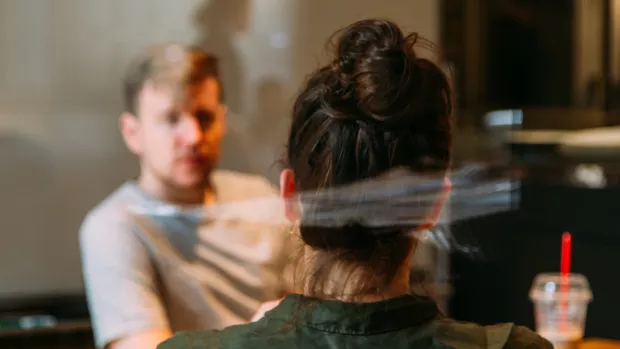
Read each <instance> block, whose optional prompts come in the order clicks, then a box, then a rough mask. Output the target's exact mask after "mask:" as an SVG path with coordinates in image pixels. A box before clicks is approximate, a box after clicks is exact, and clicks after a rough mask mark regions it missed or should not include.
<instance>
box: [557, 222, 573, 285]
mask: <svg viewBox="0 0 620 349" xmlns="http://www.w3.org/2000/svg"><path fill="white" fill-rule="evenodd" d="M571 244H572V238H571V235H570V233H569V232H565V233H564V234H562V257H561V261H560V274H562V277H567V276H568V274H570V253H571Z"/></svg>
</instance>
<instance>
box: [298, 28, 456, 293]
mask: <svg viewBox="0 0 620 349" xmlns="http://www.w3.org/2000/svg"><path fill="white" fill-rule="evenodd" d="M333 44H334V58H333V61H332V62H331V63H330V64H328V65H326V66H323V67H321V68H319V69H318V70H316V71H315V72H314V73H312V74H311V75H310V77H309V79H308V81H307V82H306V84H305V86H304V87H303V88H302V90H301V92H300V93H299V95H298V97H297V99H296V101H295V104H294V108H293V118H292V124H291V130H290V135H289V139H288V152H287V159H286V160H287V165H288V167H289V168H290V169H291V170H292V171H293V172H294V174H295V182H296V183H295V184H296V187H297V188H298V189H299V190H301V191H313V192H314V191H319V192H320V191H321V190H323V189H325V188H327V187H332V186H340V185H344V184H348V183H352V182H354V181H358V180H362V179H369V178H373V177H376V176H378V175H381V174H382V173H385V172H387V171H389V170H390V169H393V168H396V167H404V168H407V169H410V170H412V171H415V172H417V173H429V172H433V173H437V172H439V173H441V172H445V171H446V170H447V168H448V166H449V163H450V156H451V143H452V135H451V127H450V125H451V122H450V116H451V113H452V92H451V87H450V84H449V80H448V79H447V77H446V76H445V75H444V73H443V72H442V70H441V69H440V68H439V67H438V66H437V65H436V64H434V63H433V62H432V61H431V60H428V59H425V58H422V57H420V56H419V55H418V53H417V52H416V48H417V47H426V48H428V47H429V43H428V42H426V41H424V40H423V39H421V38H420V37H419V36H418V35H417V34H415V33H414V34H409V35H405V34H403V32H402V31H401V29H400V28H399V27H398V26H397V25H396V24H394V23H392V22H390V21H386V20H374V19H371V20H363V21H360V22H357V23H354V24H352V25H350V26H348V27H346V28H344V29H343V30H341V31H339V32H338V33H336V36H335V37H334V41H333ZM302 204H303V205H304V209H305V210H307V209H311V206H312V205H308V203H303V202H302ZM314 204H320V203H318V202H317V203H314ZM306 213H307V211H306ZM412 228H415V227H407V228H406V229H405V228H403V227H394V228H393V229H388V230H387V232H386V229H381V230H380V231H379V230H376V229H373V228H369V227H363V226H360V225H358V224H355V222H352V224H350V225H349V226H347V227H342V228H338V229H334V228H331V229H328V228H324V227H316V226H313V225H311V224H308V225H306V224H304V219H303V214H302V220H301V224H300V233H301V238H302V240H303V241H304V242H305V243H306V244H307V245H309V246H310V247H312V248H313V249H315V250H317V251H318V252H324V253H325V254H326V255H329V256H330V258H327V259H326V258H322V259H321V261H318V263H317V265H316V266H315V268H314V271H313V273H312V275H313V278H314V280H313V281H312V282H311V283H312V284H313V287H312V288H314V292H319V291H320V290H321V289H325V287H326V285H325V282H329V280H327V279H328V278H329V277H328V276H327V275H331V274H330V272H331V271H332V269H333V268H334V267H335V266H336V265H337V266H338V267H337V268H339V269H340V268H346V267H347V266H353V267H354V269H355V273H358V274H357V275H358V276H360V278H357V277H356V278H355V279H357V280H361V279H363V275H362V274H364V273H368V274H372V275H374V276H375V277H374V278H373V280H367V281H365V282H367V284H366V285H362V284H358V285H357V287H356V292H364V291H365V290H366V288H367V289H373V290H377V289H380V288H381V285H380V284H384V283H388V282H390V281H391V280H392V278H393V277H394V274H395V273H396V271H397V269H398V268H399V266H400V264H401V263H402V261H403V260H404V259H405V258H406V257H407V255H408V253H409V251H410V249H411V246H412V242H411V241H410V238H408V237H406V236H405V235H404V234H401V233H402V232H403V231H404V230H410V229H412ZM323 257H325V256H323ZM351 272H353V271H351ZM377 278H378V279H377ZM320 279H321V280H320ZM358 282H359V281H358Z"/></svg>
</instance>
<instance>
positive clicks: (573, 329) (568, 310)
mask: <svg viewBox="0 0 620 349" xmlns="http://www.w3.org/2000/svg"><path fill="white" fill-rule="evenodd" d="M530 299H531V300H532V302H533V303H534V311H535V319H536V332H538V334H540V335H541V336H542V337H544V338H546V339H547V340H549V341H550V342H551V343H553V347H554V348H555V349H577V348H578V347H579V343H580V342H581V339H582V338H583V332H584V329H585V320H586V313H587V311H588V304H589V303H590V301H591V300H592V291H591V290H590V285H589V284H588V280H587V279H586V277H585V276H583V275H581V274H568V275H566V276H562V275H561V274H559V273H544V274H539V275H537V276H536V278H535V279H534V283H533V284H532V288H531V290H530Z"/></svg>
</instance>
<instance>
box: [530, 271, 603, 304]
mask: <svg viewBox="0 0 620 349" xmlns="http://www.w3.org/2000/svg"><path fill="white" fill-rule="evenodd" d="M530 299H531V300H532V301H537V302H540V301H556V300H559V299H562V300H567V301H568V300H570V301H582V302H589V301H590V300H592V291H591V290H590V284H589V283H588V279H586V277H585V276H583V275H581V274H569V275H568V276H562V275H561V274H560V273H544V274H539V275H537V276H536V278H535V279H534V282H533V284H532V288H531V289H530Z"/></svg>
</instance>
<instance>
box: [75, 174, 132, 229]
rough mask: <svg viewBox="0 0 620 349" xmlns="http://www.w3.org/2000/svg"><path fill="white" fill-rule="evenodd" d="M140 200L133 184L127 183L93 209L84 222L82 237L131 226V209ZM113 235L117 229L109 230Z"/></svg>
mask: <svg viewBox="0 0 620 349" xmlns="http://www.w3.org/2000/svg"><path fill="white" fill-rule="evenodd" d="M137 202H138V198H137V197H136V193H135V192H134V190H133V189H132V185H131V183H125V184H123V185H121V186H120V187H118V188H117V189H116V190H114V191H113V192H112V193H111V194H110V195H108V197H106V198H105V199H104V200H103V201H101V202H100V203H99V204H97V205H96V206H95V207H94V208H92V209H91V210H90V211H88V213H87V214H86V216H85V217H84V220H83V221H82V225H81V227H80V236H81V237H82V238H83V237H84V236H88V235H92V234H94V233H93V232H94V231H98V230H101V229H102V228H104V227H111V226H114V227H119V226H124V225H129V224H131V223H130V222H131V219H130V215H129V208H130V206H131V205H132V204H136V203H137ZM109 231H110V232H111V233H113V232H114V231H117V229H111V230H109Z"/></svg>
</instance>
